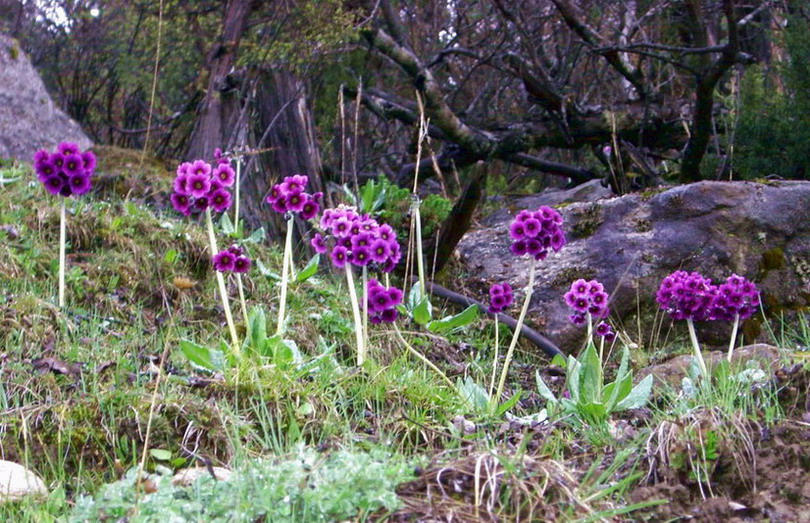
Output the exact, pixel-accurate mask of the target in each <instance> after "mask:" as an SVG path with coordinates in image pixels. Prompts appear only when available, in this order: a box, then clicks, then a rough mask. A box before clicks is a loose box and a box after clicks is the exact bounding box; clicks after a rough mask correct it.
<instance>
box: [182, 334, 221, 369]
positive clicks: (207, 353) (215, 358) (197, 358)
mask: <svg viewBox="0 0 810 523" xmlns="http://www.w3.org/2000/svg"><path fill="white" fill-rule="evenodd" d="M180 350H181V351H182V352H183V354H184V355H185V356H186V358H188V360H189V361H190V362H191V363H193V364H194V365H197V366H199V367H202V368H204V369H208V370H212V371H213V370H222V368H223V367H224V366H225V356H224V355H223V353H222V352H221V351H218V350H216V349H209V348H208V347H203V346H202V345H197V344H196V343H194V342H193V341H188V340H181V341H180Z"/></svg>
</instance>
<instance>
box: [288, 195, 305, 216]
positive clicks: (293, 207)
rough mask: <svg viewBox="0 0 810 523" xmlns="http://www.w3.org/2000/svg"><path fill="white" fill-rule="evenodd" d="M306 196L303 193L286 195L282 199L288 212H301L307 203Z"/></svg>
mask: <svg viewBox="0 0 810 523" xmlns="http://www.w3.org/2000/svg"><path fill="white" fill-rule="evenodd" d="M308 199H309V198H308V196H307V194H306V193H304V192H296V193H287V196H286V198H284V206H285V207H286V208H287V210H288V211H290V212H301V211H303V210H304V204H306V203H307V200H308Z"/></svg>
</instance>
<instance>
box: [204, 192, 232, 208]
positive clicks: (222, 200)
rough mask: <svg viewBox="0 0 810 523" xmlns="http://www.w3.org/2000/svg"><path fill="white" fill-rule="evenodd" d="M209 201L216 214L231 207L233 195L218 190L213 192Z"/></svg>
mask: <svg viewBox="0 0 810 523" xmlns="http://www.w3.org/2000/svg"><path fill="white" fill-rule="evenodd" d="M208 201H209V202H211V208H212V209H214V210H215V211H216V212H223V211H226V210H228V208H230V206H231V193H229V192H228V191H227V190H225V189H217V190H215V191H213V192H211V194H210V196H209V197H208Z"/></svg>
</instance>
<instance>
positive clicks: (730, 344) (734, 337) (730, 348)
mask: <svg viewBox="0 0 810 523" xmlns="http://www.w3.org/2000/svg"><path fill="white" fill-rule="evenodd" d="M739 327H740V315H739V314H737V315H736V316H735V317H734V326H732V327H731V340H729V342H728V362H729V363H731V353H732V352H733V351H734V342H735V341H736V340H737V329H739Z"/></svg>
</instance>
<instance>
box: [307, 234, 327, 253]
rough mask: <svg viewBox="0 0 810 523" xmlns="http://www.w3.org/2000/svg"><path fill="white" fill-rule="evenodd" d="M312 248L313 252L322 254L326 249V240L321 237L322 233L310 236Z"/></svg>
mask: <svg viewBox="0 0 810 523" xmlns="http://www.w3.org/2000/svg"><path fill="white" fill-rule="evenodd" d="M310 244H311V245H312V248H313V249H315V252H317V253H318V254H323V253H325V252H326V251H327V250H328V247H327V246H326V241H325V240H324V239H323V235H321V233H315V236H314V237H313V238H312V241H311V242H310Z"/></svg>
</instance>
